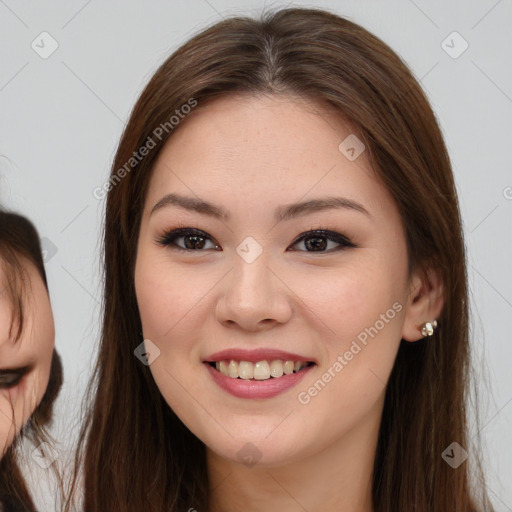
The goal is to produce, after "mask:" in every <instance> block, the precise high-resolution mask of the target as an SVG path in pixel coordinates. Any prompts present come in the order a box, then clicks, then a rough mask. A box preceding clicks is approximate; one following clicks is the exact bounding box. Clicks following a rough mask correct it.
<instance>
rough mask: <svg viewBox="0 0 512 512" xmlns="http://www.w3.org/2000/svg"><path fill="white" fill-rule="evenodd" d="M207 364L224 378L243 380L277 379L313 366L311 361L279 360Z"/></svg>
mask: <svg viewBox="0 0 512 512" xmlns="http://www.w3.org/2000/svg"><path fill="white" fill-rule="evenodd" d="M207 364H209V365H210V366H211V367H213V368H215V369H216V370H217V371H218V372H220V373H222V374H223V375H225V376H226V377H231V378H232V379H243V380H269V379H271V378H273V379H279V378H281V377H283V376H285V375H290V374H292V373H298V372H300V371H301V370H303V369H304V368H308V367H310V366H313V365H315V363H314V362H312V361H282V360H279V359H275V360H271V361H266V360H264V361H258V362H256V363H252V362H251V361H235V360H234V359H231V360H227V359H226V360H223V361H210V362H207Z"/></svg>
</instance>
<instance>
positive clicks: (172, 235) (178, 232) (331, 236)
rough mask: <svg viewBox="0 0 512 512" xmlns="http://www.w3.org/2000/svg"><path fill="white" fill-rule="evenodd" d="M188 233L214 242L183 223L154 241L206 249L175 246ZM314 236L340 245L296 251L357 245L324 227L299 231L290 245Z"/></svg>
mask: <svg viewBox="0 0 512 512" xmlns="http://www.w3.org/2000/svg"><path fill="white" fill-rule="evenodd" d="M190 235H197V236H200V237H202V238H208V239H210V240H211V241H212V242H214V243H215V244H216V242H215V241H214V240H213V239H212V238H211V237H210V236H209V235H208V234H207V233H205V232H204V231H202V230H200V229H196V228H190V227H187V226H185V225H179V226H178V227H177V228H176V229H173V230H169V231H166V232H164V233H163V234H161V235H159V236H158V237H157V239H156V243H157V244H158V245H161V246H164V247H169V248H171V249H172V250H174V251H178V252H188V253H190V252H202V251H204V250H206V249H185V248H183V247H179V246H177V245H176V244H175V243H174V242H175V240H176V239H177V238H181V237H186V236H190ZM314 237H318V238H327V240H330V241H331V242H335V243H338V244H340V246H339V247H336V248H334V249H329V250H327V251H298V252H306V253H310V254H315V253H319V254H330V253H332V252H336V251H339V250H342V249H347V248H355V247H357V245H355V244H354V243H352V242H351V241H350V240H349V239H348V238H347V237H346V236H344V235H342V234H340V233H337V232H335V231H329V230H326V229H311V230H309V231H305V232H303V233H301V234H300V235H299V236H298V237H297V238H296V239H295V240H294V241H293V242H292V244H291V245H292V246H293V245H296V244H297V243H299V242H300V241H302V240H303V239H308V238H314ZM216 245H218V244H216Z"/></svg>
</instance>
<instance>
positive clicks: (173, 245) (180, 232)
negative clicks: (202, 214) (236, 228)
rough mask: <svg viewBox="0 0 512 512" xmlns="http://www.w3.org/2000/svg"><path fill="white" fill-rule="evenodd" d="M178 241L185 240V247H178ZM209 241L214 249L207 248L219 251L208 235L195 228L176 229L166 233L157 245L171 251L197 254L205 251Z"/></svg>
mask: <svg viewBox="0 0 512 512" xmlns="http://www.w3.org/2000/svg"><path fill="white" fill-rule="evenodd" d="M177 240H183V244H184V245H185V247H183V246H180V245H178V244H177ZM207 241H210V242H211V243H212V245H213V247H206V249H215V250H218V249H219V246H218V245H217V244H216V243H215V242H214V241H213V240H212V239H211V237H210V236H209V235H208V234H207V233H205V232H204V231H201V230H200V229H194V228H180V229H174V230H172V231H169V232H167V233H164V234H163V235H162V236H160V237H159V238H158V239H157V243H158V244H160V245H164V246H168V247H169V248H170V249H174V250H177V251H186V252H192V251H193V252H197V251H198V250H202V249H204V248H205V247H204V246H205V245H206V242H207Z"/></svg>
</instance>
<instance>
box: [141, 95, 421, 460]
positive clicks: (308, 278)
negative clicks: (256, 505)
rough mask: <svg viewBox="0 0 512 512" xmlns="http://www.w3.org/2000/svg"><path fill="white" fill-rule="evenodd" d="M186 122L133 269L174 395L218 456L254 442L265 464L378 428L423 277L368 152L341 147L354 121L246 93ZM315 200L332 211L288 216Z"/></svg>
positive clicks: (168, 394) (147, 328)
mask: <svg viewBox="0 0 512 512" xmlns="http://www.w3.org/2000/svg"><path fill="white" fill-rule="evenodd" d="M182 123H183V124H182V125H181V126H179V127H178V129H177V131H176V133H174V134H173V136H172V137H171V138H170V139H169V141H168V142H167V144H166V146H165V147H164V148H163V150H162V152H161V154H160V155H159V156H158V159H157V162H156V164H155V167H154V169H153V174H152V177H151V181H150V184H149V189H148V192H147V196H146V198H145V206H144V211H143V217H142V222H141V227H140V233H139V240H138V249H137V260H136V268H135V286H136V294H137V300H138V304H139V311H140V315H141V320H142V326H143V335H144V338H145V339H146V340H151V343H150V342H148V341H146V350H147V351H148V352H149V353H150V360H149V362H150V370H151V372H152V375H153V376H154V379H155V381H156V384H157V386H158V388H159V389H160V391H161V393H162V395H163V397H164V398H165V400H166V402H167V403H168V404H169V406H170V407H172V409H173V410H174V411H175V412H176V414H177V415H178V416H179V417H180V418H181V420H182V421H183V422H184V424H185V425H186V426H187V427H188V428H189V429H190V430H191V431H192V432H193V433H194V434H195V435H196V436H197V437H198V438H200V439H201V440H202V441H203V442H204V443H205V444H206V445H207V447H208V448H209V449H211V450H213V451H214V452H215V453H216V454H218V455H220V456H222V457H224V458H226V459H230V460H233V461H241V460H242V459H243V458H244V449H245V450H246V451H249V452H250V451H251V450H255V448H254V447H256V450H257V451H256V450H255V453H252V454H251V453H247V454H245V455H248V456H251V455H254V456H256V457H257V458H258V459H259V460H258V462H259V463H260V464H262V465H267V466H268V467H272V466H275V465H279V464H284V463H290V462H293V461H298V460H300V459H301V458H302V457H305V456H314V455H315V454H318V453H320V452H322V451H323V450H325V449H327V448H329V446H331V445H333V443H336V442H338V441H340V442H341V441H342V440H343V439H348V438H349V436H350V435H352V434H353V433H354V432H356V431H357V429H365V428H366V429H375V426H376V425H378V421H379V418H380V415H381V413H382V406H383V399H384V391H385V382H386V381H387V379H388V377H389V375H390V372H391V369H392V366H393V363H394V360H395V356H396V353H397V350H398V347H399V343H400V340H401V337H402V334H403V331H404V329H405V326H406V324H410V319H409V320H408V307H407V304H408V299H409V295H410V293H411V286H412V285H411V282H412V280H411V281H409V280H408V276H407V263H408V259H407V248H406V240H405V235H404V230H403V226H402V222H401V218H400V215H399V212H398V210H397V207H396V205H395V203H394V201H393V199H392V197H391V196H390V194H389V192H388V191H387V189H386V188H385V187H384V185H383V184H382V183H381V182H380V181H379V180H378V179H377V177H376V175H375V174H374V173H373V171H372V169H371V167H370V164H369V162H368V159H367V154H366V152H364V151H363V153H362V154H360V155H359V156H358V157H357V158H354V155H355V152H356V151H357V150H358V149H359V148H358V147H356V148H355V151H354V152H351V151H348V152H347V151H345V150H343V148H344V146H343V145H342V150H340V149H339V146H340V143H341V142H342V141H344V140H345V139H346V138H347V137H348V136H349V135H350V134H351V133H352V132H351V129H350V126H349V125H348V124H346V123H344V122H343V120H342V119H341V118H340V116H339V115H336V114H335V113H333V112H329V111H327V110H325V109H321V106H320V105H316V104H313V103H307V102H305V101H303V100H300V99H297V98H292V97H284V96H282V97H276V96H271V97H268V96H267V97H265V96H258V97H250V96H244V95H240V96H231V97H225V98H221V99H217V100H215V101H213V102H211V103H209V104H208V105H205V106H203V107H198V109H197V110H196V111H195V112H194V113H193V114H192V115H190V116H189V117H188V118H187V119H185V120H184V121H182ZM350 140H352V139H349V141H350ZM356 156H357V155H356ZM349 157H350V158H349ZM171 194H172V195H174V196H171ZM178 197H179V198H181V199H180V202H179V204H178V202H177V201H176V198H178ZM173 198H174V200H173ZM317 200H318V201H323V200H326V204H331V207H325V204H324V205H323V206H324V207H322V208H321V207H320V206H322V203H321V202H317V203H315V202H312V203H309V204H305V205H303V206H299V207H291V208H289V207H290V205H292V204H294V203H308V202H309V201H317ZM198 201H204V202H206V203H208V204H209V206H207V205H201V206H197V205H196V208H195V209H194V208H192V206H193V205H194V204H195V203H196V202H198ZM333 202H336V204H337V207H333V206H332V204H333ZM187 206H188V207H187ZM177 230H179V231H177ZM409 330H410V327H409ZM155 346H156V347H158V350H159V352H158V351H156V350H155ZM242 351H245V352H242ZM219 352H224V353H223V354H218V353H219ZM220 361H223V362H220ZM287 361H288V362H287ZM290 361H291V363H290ZM296 363H297V364H296ZM301 363H302V364H301ZM304 364H306V366H305V367H303V368H301V366H303V365H304ZM290 369H291V371H290ZM294 369H295V370H296V371H294ZM226 373H227V375H225V374H226ZM280 375H281V376H280ZM370 425H371V426H370ZM247 443H251V445H249V444H247ZM244 447H245V448H244Z"/></svg>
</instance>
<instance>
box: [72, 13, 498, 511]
mask: <svg viewBox="0 0 512 512" xmlns="http://www.w3.org/2000/svg"><path fill="white" fill-rule="evenodd" d="M235 92H246V93H248V94H255V95H256V94H261V93H264V94H292V95H298V96H300V97H303V98H306V99H308V100H309V101H311V103H313V104H314V103H315V102H324V103H327V104H328V105H329V106H330V107H333V108H335V109H336V110H337V111H338V112H339V114H340V117H343V118H344V119H346V120H347V121H349V122H350V123H351V125H352V126H354V127H356V128H357V130H358V133H359V134H360V135H361V137H362V138H363V142H364V144H365V145H366V148H367V151H368V154H369V157H370V161H371V163H372V166H373V168H374V170H375V172H376V173H377V175H378V176H379V177H380V178H381V179H382V180H383V182H384V183H385V185H386V186H387V188H388V189H389V191H390V192H391V194H392V196H393V198H394V200H395V202H396V204H397V205H398V208H399V211H400V213H401V216H402V221H403V225H404V228H405V233H406V238H407V247H408V256H409V272H412V271H413V270H417V269H418V270H425V271H426V270H427V269H428V268H429V267H430V268H435V269H436V270H437V271H438V272H439V274H440V276H441V278H442V280H443V283H444V288H445V290H446V292H445V306H444V309H443V312H442V314H441V317H440V318H439V324H440V325H441V329H440V331H438V332H437V333H436V334H435V335H434V336H433V337H431V338H429V339H428V341H427V342H420V343H418V344H408V343H406V342H402V344H401V346H400V349H399V352H398V356H397V358H396V362H395V365H394V368H393V371H392V374H391V376H390V379H389V383H388V385H387V390H386V398H385V405H384V412H383V416H382V423H381V428H380V433H379V439H378V448H377V452H376V457H375V464H374V472H373V503H374V508H375V510H376V511H379V512H396V511H404V512H411V511H417V512H432V511H434V510H443V511H448V510H449V511H450V512H469V511H476V510H484V509H485V510H491V505H490V504H489V502H488V499H487V498H486V494H485V487H484V485H483V483H481V482H482V478H481V477H482V475H481V468H480V463H479V459H478V458H477V460H476V461H473V462H474V466H473V467H472V469H474V471H475V474H476V475H477V479H476V480H477V483H472V482H473V480H472V478H471V472H470V470H469V463H468V461H466V462H465V463H464V464H462V465H461V466H460V467H458V468H457V469H452V467H450V466H449V465H448V464H447V463H446V462H445V460H443V458H442V456H441V454H442V452H443V451H444V450H445V449H446V448H447V447H448V446H449V445H450V444H451V443H452V442H453V441H456V442H458V443H459V444H460V445H461V446H462V447H466V448H468V443H469V436H468V431H467V419H466V410H465V407H466V403H467V399H468V382H469V377H470V372H469V371H468V370H469V367H470V366H469V344H468V300H467V299H468V292H467V276H466V262H465V249H464V240H463V235H462V227H461V218H460V213H459V207H458V200H457V194H456V188H455V185H454V180H453V176H452V170H451V164H450V160H449V156H448V154H447V151H446V148H445V144H444V141H443V137H442V134H441V131H440V129H439V126H438V124H437V121H436V118H435V115H434V113H433V112H432V109H431V107H430V105H429V103H428V100H427V99H426V97H425V95H424V93H423V91H422V89H421V87H420V86H419V84H418V83H417V81H416V80H415V78H414V77H413V75H412V73H411V72H410V71H409V69H408V67H407V66H406V65H405V64H404V62H403V61H402V60H401V59H400V58H399V57H398V56H397V55H396V54H395V53H394V52H393V51H392V50H391V49H390V48H389V47H388V46H387V45H386V44H385V43H383V42H382V41H381V40H380V39H378V38H377V37H375V36H374V35H372V34H371V33H369V32H368V31H367V30H365V29H364V28H362V27H361V26H359V25H357V24H355V23H353V22H351V21H348V20H346V19H344V18H342V17H339V16H338V15H336V14H333V13H330V12H327V11H322V10H317V9H302V8H289V9H283V10H277V11H274V12H266V13H264V14H263V15H262V17H261V19H259V20H256V19H251V18H246V17H234V18H229V19H225V20H223V21H221V22H219V23H217V24H215V25H213V26H211V27H209V28H207V29H205V30H203V31H202V32H201V33H199V34H198V35H196V36H194V37H193V38H192V39H191V40H189V41H188V42H187V43H186V44H184V45H183V46H182V47H180V48H179V49H178V50H177V51H175V52H174V53H173V54H172V55H171V56H170V57H169V58H168V59H167V60H166V61H165V62H164V63H163V64H162V65H161V67H160V68H159V69H158V70H157V72H156V73H155V74H154V76H153V77H152V78H151V80H150V81H149V83H148V85H147V86H146V88H145V89H144V91H143V92H142V94H141V96H140V98H139V99H138V101H137V103H136V105H135V107H134V109H133V111H132V113H131V116H130V119H129V121H128V123H127V125H126V128H125V131H124V133H123V136H122V138H121V141H120V144H119V147H118V149H117V154H116V156H115V160H114V163H113V167H112V172H111V176H110V180H109V182H108V184H107V185H108V186H107V187H106V188H105V190H107V189H108V196H107V202H106V220H105V227H104V265H105V276H104V278H105V279H104V286H105V288H104V313H103V314H104V316H103V330H102V336H101V344H100V351H99V356H98V362H97V366H96V369H95V374H94V378H93V380H92V382H91V386H90V388H89V392H90V393H91V394H92V395H93V400H94V403H93V404H92V408H91V411H90V414H89V416H88V418H87V421H86V423H85V426H84V428H83V432H82V434H83V435H82V439H87V441H86V442H85V444H82V443H81V444H80V446H79V447H78V451H77V459H76V460H77V467H79V466H80V465H81V463H82V461H81V457H82V456H83V471H84V473H83V476H84V489H83V491H84V497H85V502H84V508H85V510H86V511H87V512H100V511H101V512H104V511H106V510H115V511H116V512H129V511H131V512H135V511H140V510H147V511H155V512H157V511H158V512H161V511H162V510H167V511H174V510H176V511H177V510H187V509H188V507H195V508H196V509H197V510H208V477H207V474H206V470H205V466H206V464H205V447H204V445H203V443H202V442H201V441H199V440H198V439H197V438H196V437H195V436H194V435H193V434H192V433H191V432H190V431H189V430H188V429H187V428H186V427H185V426H184V425H183V423H182V422H181V421H180V419H179V418H178V417H177V416H176V415H175V414H174V412H173V411H172V410H171V408H170V407H169V406H168V405H167V404H166V403H165V401H164V399H163V398H162V396H161V394H160V392H159V390H158V388H157V386H156V385H155V382H154V380H153V378H152V376H151V373H150V371H149V369H148V368H147V367H145V366H143V365H141V364H139V361H138V360H137V359H136V358H135V357H134V355H133V351H134V349H135V347H137V346H138V345H139V344H140V343H141V341H142V340H143V337H142V328H141V321H140V316H139V311H138V307H137V300H136V295H135V289H134V265H135V258H136V246H137V238H138V233H139V229H140V222H141V215H142V210H143V205H144V201H145V196H146V190H147V188H148V183H149V180H150V176H151V170H152V168H153V165H154V162H155V159H156V157H157V156H158V154H159V151H160V149H161V148H162V147H163V145H164V144H165V142H166V141H167V140H168V138H169V137H170V136H172V129H168V130H165V133H164V132H163V131H162V130H160V132H158V133H160V135H161V136H160V137H155V132H154V130H155V129H156V128H157V127H160V126H165V123H167V125H169V119H170V118H171V117H172V116H173V115H174V114H175V112H176V111H177V110H178V111H180V109H182V106H183V105H186V104H187V103H188V104H190V102H191V100H193V101H197V102H198V104H199V105H202V104H205V102H206V101H209V100H212V99H215V98H217V97H220V96H224V95H229V94H231V93H235ZM183 122H184V123H186V120H185V121H183ZM149 138H152V140H153V142H155V143H156V147H154V148H152V149H151V151H149V153H148V154H147V155H146V156H145V157H144V158H142V159H138V161H137V162H134V161H132V160H133V158H132V157H133V155H134V154H135V153H137V152H138V151H139V149H140V148H141V147H143V146H145V145H147V143H148V140H149ZM127 162H130V165H129V167H128V168H127V166H126V164H127ZM123 169H124V171H123ZM470 460H472V459H470ZM80 467H81V466H80Z"/></svg>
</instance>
